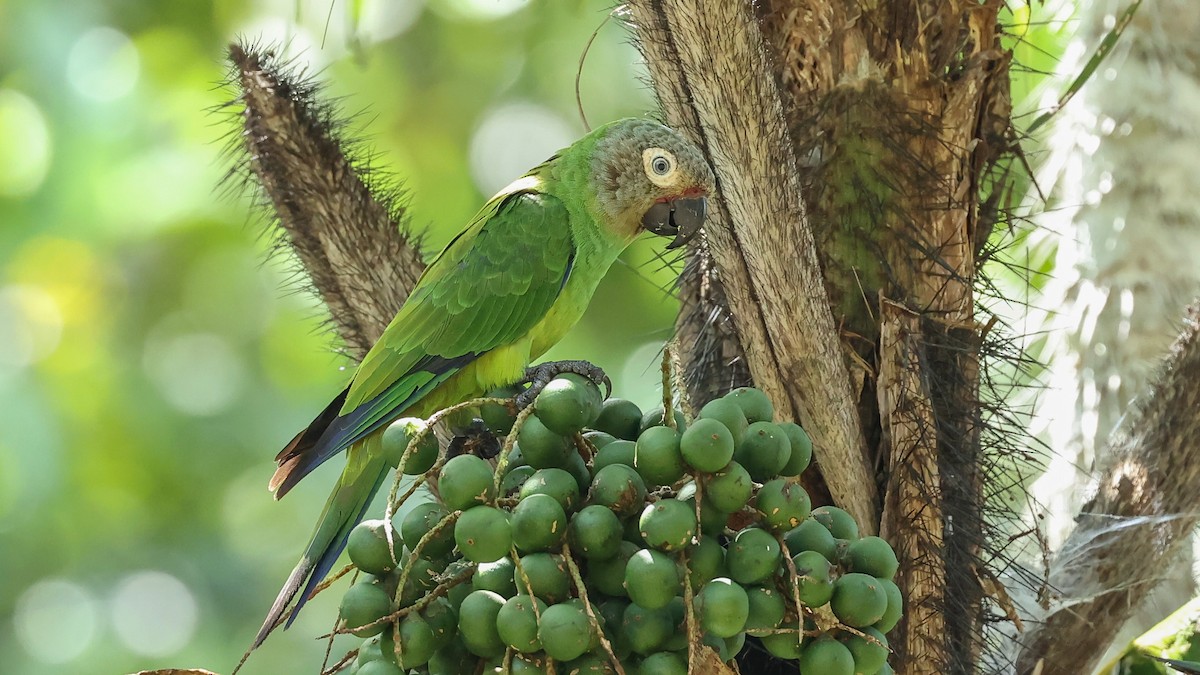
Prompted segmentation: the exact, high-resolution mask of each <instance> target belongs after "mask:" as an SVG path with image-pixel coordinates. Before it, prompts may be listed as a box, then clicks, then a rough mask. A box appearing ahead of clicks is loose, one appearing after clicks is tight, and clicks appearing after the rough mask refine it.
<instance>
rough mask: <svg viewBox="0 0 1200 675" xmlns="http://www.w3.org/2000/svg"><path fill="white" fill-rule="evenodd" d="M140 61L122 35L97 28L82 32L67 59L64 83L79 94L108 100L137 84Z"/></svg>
mask: <svg viewBox="0 0 1200 675" xmlns="http://www.w3.org/2000/svg"><path fill="white" fill-rule="evenodd" d="M140 71H141V60H140V58H139V57H138V51H137V47H136V46H134V44H133V42H131V41H130V40H129V38H128V37H126V35H125V34H124V33H122V32H121V31H119V30H116V29H115V28H109V27H108V26H98V27H96V28H93V29H91V30H89V31H88V32H86V33H84V34H83V36H82V37H80V38H79V39H78V40H77V41H76V42H75V44H74V46H72V47H71V53H70V55H68V56H67V80H68V81H70V83H71V86H72V87H74V88H75V91H77V92H79V94H80V95H82V96H84V97H86V98H90V99H92V100H94V101H112V100H115V99H118V98H121V97H122V96H124V95H126V94H128V93H129V92H130V91H132V90H133V87H134V85H135V84H137V80H138V74H139V73H140Z"/></svg>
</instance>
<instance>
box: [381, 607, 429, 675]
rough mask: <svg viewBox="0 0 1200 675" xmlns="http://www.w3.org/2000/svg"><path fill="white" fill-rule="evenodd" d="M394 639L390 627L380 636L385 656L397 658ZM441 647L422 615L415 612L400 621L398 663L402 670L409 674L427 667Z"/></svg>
mask: <svg viewBox="0 0 1200 675" xmlns="http://www.w3.org/2000/svg"><path fill="white" fill-rule="evenodd" d="M393 637H394V633H393V632H392V629H391V627H390V626H389V627H388V630H385V631H383V633H382V634H381V635H380V636H379V646H380V649H381V650H382V651H383V653H384V654H385V655H388V654H390V655H392V656H393V657H395V655H396V644H395V642H394V641H393ZM440 646H441V645H440V644H438V640H437V637H436V636H435V635H434V634H433V628H432V627H430V625H429V622H427V621H425V619H424V618H422V617H421V615H420V614H417V613H415V612H414V613H410V614H406V615H405V616H404V618H403V619H401V620H400V654H399V657H398V661H399V665H400V668H401V669H402V670H404V671H406V672H407V671H408V670H409V669H412V668H420V667H421V666H423V665H425V664H426V663H428V662H429V659H430V658H432V657H433V654H434V652H436V651H437V650H438V648H439V647H440Z"/></svg>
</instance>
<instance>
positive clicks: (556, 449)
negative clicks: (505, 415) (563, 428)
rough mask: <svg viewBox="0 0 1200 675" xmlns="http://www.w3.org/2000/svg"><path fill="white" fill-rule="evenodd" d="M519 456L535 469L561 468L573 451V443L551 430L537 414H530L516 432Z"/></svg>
mask: <svg viewBox="0 0 1200 675" xmlns="http://www.w3.org/2000/svg"><path fill="white" fill-rule="evenodd" d="M517 444H518V445H519V446H520V448H521V457H523V458H524V459H525V461H526V462H529V466H532V467H533V468H535V469H549V468H554V467H557V468H562V467H564V466H566V464H567V458H569V457H570V456H571V453H573V452H575V443H574V442H572V441H571V439H570V438H567V437H565V436H563V435H561V434H559V433H557V432H554V431H551V430H550V429H549V428H547V427H546V425H545V424H544V423H543V422H542V420H541V418H540V417H538V416H537V415H530V416H529V417H527V418H526V419H525V423H524V424H522V425H521V432H520V433H519V434H517Z"/></svg>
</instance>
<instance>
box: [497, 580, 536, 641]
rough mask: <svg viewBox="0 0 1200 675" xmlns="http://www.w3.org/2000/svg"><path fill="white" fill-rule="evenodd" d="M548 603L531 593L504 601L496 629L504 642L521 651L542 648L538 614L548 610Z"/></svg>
mask: <svg viewBox="0 0 1200 675" xmlns="http://www.w3.org/2000/svg"><path fill="white" fill-rule="evenodd" d="M546 607H547V605H546V603H544V602H542V601H541V600H538V599H537V598H535V597H533V596H530V595H525V594H521V595H515V596H513V597H511V598H509V599H508V601H507V602H505V603H504V606H503V607H501V608H500V612H499V614H497V615H496V630H497V631H498V632H499V634H500V639H501V640H503V641H504V644H506V645H508V646H509V647H512V648H513V649H515V650H517V651H519V652H526V653H527V652H536V651H538V650H540V649H541V648H542V643H541V641H540V640H538V616H539V615H540V614H542V613H544V612H545V611H546Z"/></svg>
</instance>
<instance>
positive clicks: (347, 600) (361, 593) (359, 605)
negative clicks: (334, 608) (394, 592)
mask: <svg viewBox="0 0 1200 675" xmlns="http://www.w3.org/2000/svg"><path fill="white" fill-rule="evenodd" d="M391 612H392V598H391V596H389V595H388V592H387V591H385V590H384V589H383V588H382V587H381V586H379V585H377V584H373V583H370V582H368V581H360V582H358V583H356V584H354V585H353V586H351V587H350V588H348V589H347V590H346V595H344V596H342V604H341V608H340V609H339V611H338V613H339V614H340V616H341V617H342V623H343V624H344V625H345V626H346V627H347V628H360V627H362V626H368V625H369V624H375V622H376V621H379V620H380V619H382V618H383V617H385V616H387V615H388V614H390V613H391ZM390 627H391V625H390V624H387V623H378V624H375V625H373V626H370V627H367V628H360V630H354V631H351V632H352V633H353V634H354V635H355V636H356V637H361V638H365V637H371V636H372V635H379V633H381V632H382V631H383V629H384V628H390Z"/></svg>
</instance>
